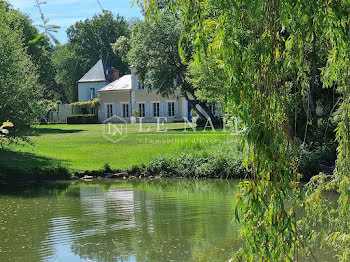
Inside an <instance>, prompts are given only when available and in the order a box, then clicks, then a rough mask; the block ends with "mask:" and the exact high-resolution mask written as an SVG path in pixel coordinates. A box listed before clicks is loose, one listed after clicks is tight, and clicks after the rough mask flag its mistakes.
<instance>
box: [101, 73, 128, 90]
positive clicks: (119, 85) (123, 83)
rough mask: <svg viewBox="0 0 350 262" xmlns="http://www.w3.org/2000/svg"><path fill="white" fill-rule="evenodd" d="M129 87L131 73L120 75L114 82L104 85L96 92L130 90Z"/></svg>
mask: <svg viewBox="0 0 350 262" xmlns="http://www.w3.org/2000/svg"><path fill="white" fill-rule="evenodd" d="M130 89H132V86H131V75H125V76H122V77H121V78H119V79H117V80H115V81H114V82H112V83H110V84H109V85H106V86H105V87H103V88H101V89H100V90H98V91H97V92H104V91H116V90H130Z"/></svg>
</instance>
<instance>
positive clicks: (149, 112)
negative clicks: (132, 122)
mask: <svg viewBox="0 0 350 262" xmlns="http://www.w3.org/2000/svg"><path fill="white" fill-rule="evenodd" d="M152 106H153V105H152V103H151V102H147V103H145V117H152V116H153V110H152Z"/></svg>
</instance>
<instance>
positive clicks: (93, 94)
mask: <svg viewBox="0 0 350 262" xmlns="http://www.w3.org/2000/svg"><path fill="white" fill-rule="evenodd" d="M95 98H96V97H95V88H90V100H94V99H95Z"/></svg>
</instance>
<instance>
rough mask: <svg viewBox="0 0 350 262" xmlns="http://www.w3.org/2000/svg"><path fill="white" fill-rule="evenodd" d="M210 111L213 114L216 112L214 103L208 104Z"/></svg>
mask: <svg viewBox="0 0 350 262" xmlns="http://www.w3.org/2000/svg"><path fill="white" fill-rule="evenodd" d="M209 108H210V111H211V113H212V114H213V115H215V114H216V105H215V104H209Z"/></svg>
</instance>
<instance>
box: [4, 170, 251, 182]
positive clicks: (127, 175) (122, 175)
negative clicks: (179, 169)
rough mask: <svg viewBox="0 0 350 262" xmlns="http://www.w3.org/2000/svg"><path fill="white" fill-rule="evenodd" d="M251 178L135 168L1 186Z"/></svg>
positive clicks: (92, 172)
mask: <svg viewBox="0 0 350 262" xmlns="http://www.w3.org/2000/svg"><path fill="white" fill-rule="evenodd" d="M246 178H249V173H248V172H246V173H245V174H231V175H229V174H228V175H226V176H225V177H223V176H195V175H194V176H180V175H178V174H176V173H168V172H160V173H157V174H155V173H150V172H147V171H142V170H141V169H138V168H134V170H131V171H130V170H128V171H127V170H110V171H104V170H95V171H84V172H72V173H71V175H70V176H69V177H65V178H60V177H57V178H54V177H52V179H51V177H50V179H48V178H47V177H42V178H38V177H36V179H29V178H28V180H27V179H21V180H13V179H8V180H7V179H1V178H0V185H1V184H3V185H4V184H6V185H9V184H30V183H51V182H60V181H78V180H82V181H92V180H104V179H116V180H132V179H219V180H233V179H246Z"/></svg>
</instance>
